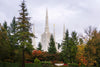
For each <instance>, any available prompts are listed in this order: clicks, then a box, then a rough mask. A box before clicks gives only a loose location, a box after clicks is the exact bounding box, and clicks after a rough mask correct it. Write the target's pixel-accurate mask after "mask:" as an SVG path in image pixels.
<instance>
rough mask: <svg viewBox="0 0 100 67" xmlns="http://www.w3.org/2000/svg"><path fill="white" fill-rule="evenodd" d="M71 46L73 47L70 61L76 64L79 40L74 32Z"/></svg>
mask: <svg viewBox="0 0 100 67" xmlns="http://www.w3.org/2000/svg"><path fill="white" fill-rule="evenodd" d="M70 45H71V53H70V57H71V59H70V61H71V63H73V62H76V60H75V58H76V53H77V45H78V38H77V33H76V32H75V31H74V32H72V34H71V40H70Z"/></svg>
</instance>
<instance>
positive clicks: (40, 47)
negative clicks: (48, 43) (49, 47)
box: [37, 42, 42, 50]
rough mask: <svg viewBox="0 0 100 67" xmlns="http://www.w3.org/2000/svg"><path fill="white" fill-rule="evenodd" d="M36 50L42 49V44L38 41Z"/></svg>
mask: <svg viewBox="0 0 100 67" xmlns="http://www.w3.org/2000/svg"><path fill="white" fill-rule="evenodd" d="M37 50H42V45H41V43H40V42H39V44H38V48H37Z"/></svg>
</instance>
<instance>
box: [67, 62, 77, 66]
mask: <svg viewBox="0 0 100 67" xmlns="http://www.w3.org/2000/svg"><path fill="white" fill-rule="evenodd" d="M68 66H69V67H78V64H76V63H69V64H68Z"/></svg>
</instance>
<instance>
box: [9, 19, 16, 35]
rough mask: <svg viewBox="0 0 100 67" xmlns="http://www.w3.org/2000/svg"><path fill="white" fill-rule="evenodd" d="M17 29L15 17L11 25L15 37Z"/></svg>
mask: <svg viewBox="0 0 100 67" xmlns="http://www.w3.org/2000/svg"><path fill="white" fill-rule="evenodd" d="M16 27H17V23H16V18H15V17H13V20H12V23H11V24H10V30H11V33H12V34H13V35H15V33H16V32H17V30H16Z"/></svg>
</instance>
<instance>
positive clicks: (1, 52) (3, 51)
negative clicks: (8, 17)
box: [0, 24, 10, 61]
mask: <svg viewBox="0 0 100 67" xmlns="http://www.w3.org/2000/svg"><path fill="white" fill-rule="evenodd" d="M9 50H10V45H9V39H8V36H7V31H6V29H5V28H4V27H3V26H1V24H0V61H4V60H5V59H8V58H9V52H10V51H9Z"/></svg>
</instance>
